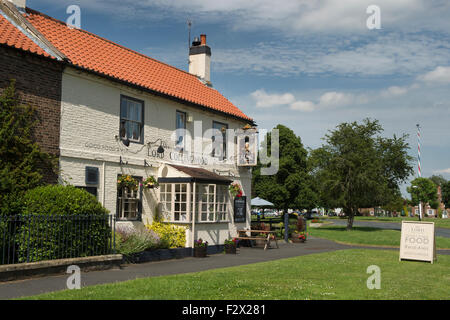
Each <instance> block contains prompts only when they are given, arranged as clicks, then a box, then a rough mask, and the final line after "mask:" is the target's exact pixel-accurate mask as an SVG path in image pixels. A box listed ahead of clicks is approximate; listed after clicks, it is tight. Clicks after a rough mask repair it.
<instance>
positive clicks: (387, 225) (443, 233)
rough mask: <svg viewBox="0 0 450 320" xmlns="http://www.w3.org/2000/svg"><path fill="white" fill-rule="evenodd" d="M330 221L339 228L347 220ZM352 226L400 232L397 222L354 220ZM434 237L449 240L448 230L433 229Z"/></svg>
mask: <svg viewBox="0 0 450 320" xmlns="http://www.w3.org/2000/svg"><path fill="white" fill-rule="evenodd" d="M328 221H332V222H333V224H335V225H339V226H346V225H347V219H345V220H344V219H342V220H337V219H336V220H334V219H333V220H328ZM353 225H354V226H357V227H370V228H380V229H388V230H401V229H402V224H401V223H397V222H377V221H358V220H355V221H354V222H353ZM435 231H436V236H438V237H445V238H450V229H446V228H435Z"/></svg>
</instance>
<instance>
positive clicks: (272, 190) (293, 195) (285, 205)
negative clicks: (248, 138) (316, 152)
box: [253, 125, 317, 212]
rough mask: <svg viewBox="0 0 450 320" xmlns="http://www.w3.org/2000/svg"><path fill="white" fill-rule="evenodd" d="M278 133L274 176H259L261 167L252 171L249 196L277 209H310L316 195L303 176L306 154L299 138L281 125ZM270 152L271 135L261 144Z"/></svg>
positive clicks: (310, 181) (307, 177) (307, 178)
mask: <svg viewBox="0 0 450 320" xmlns="http://www.w3.org/2000/svg"><path fill="white" fill-rule="evenodd" d="M275 129H277V130H279V161H278V163H279V169H278V172H277V173H276V174H274V175H261V167H262V164H261V162H260V161H258V166H257V167H256V168H255V169H254V170H253V195H254V196H258V197H260V198H263V199H266V200H268V201H270V202H272V203H274V204H275V206H276V207H277V208H279V209H284V210H285V212H287V209H312V208H314V207H315V206H316V205H317V194H316V192H315V191H314V190H313V188H312V179H311V176H310V175H309V174H308V172H307V167H308V166H307V155H308V153H307V151H306V149H305V148H304V147H303V144H302V141H301V139H300V137H297V136H296V135H295V133H294V132H293V131H292V130H291V129H289V128H287V127H286V126H283V125H278V126H276V127H275ZM261 147H262V148H266V150H271V134H270V133H269V134H268V135H267V136H266V138H265V140H264V141H263V142H262V143H261Z"/></svg>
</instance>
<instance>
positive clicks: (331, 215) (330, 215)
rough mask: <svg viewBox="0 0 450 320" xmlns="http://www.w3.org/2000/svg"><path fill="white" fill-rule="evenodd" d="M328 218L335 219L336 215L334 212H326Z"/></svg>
mask: <svg viewBox="0 0 450 320" xmlns="http://www.w3.org/2000/svg"><path fill="white" fill-rule="evenodd" d="M328 216H329V217H336V216H337V214H336V212H333V211H331V212H328Z"/></svg>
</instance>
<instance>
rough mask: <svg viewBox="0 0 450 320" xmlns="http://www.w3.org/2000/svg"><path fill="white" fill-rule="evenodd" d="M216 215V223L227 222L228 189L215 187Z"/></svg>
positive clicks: (220, 186) (221, 186)
mask: <svg viewBox="0 0 450 320" xmlns="http://www.w3.org/2000/svg"><path fill="white" fill-rule="evenodd" d="M216 215H217V220H218V221H227V220H228V187H227V186H223V185H218V186H217V193H216Z"/></svg>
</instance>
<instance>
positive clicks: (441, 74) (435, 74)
mask: <svg viewBox="0 0 450 320" xmlns="http://www.w3.org/2000/svg"><path fill="white" fill-rule="evenodd" d="M418 80H420V81H424V82H427V83H444V84H446V83H450V67H443V66H439V67H437V68H436V69H434V70H433V71H430V72H428V73H426V74H424V75H422V76H419V77H418Z"/></svg>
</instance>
